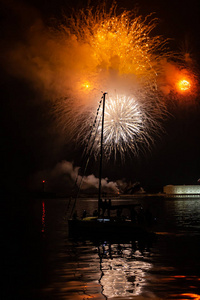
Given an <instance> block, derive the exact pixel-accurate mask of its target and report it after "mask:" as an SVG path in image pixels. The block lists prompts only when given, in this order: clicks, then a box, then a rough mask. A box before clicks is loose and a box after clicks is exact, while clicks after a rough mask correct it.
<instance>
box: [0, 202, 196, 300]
mask: <svg viewBox="0 0 200 300" xmlns="http://www.w3.org/2000/svg"><path fill="white" fill-rule="evenodd" d="M190 201H191V202H190ZM116 202H117V203H119V201H116ZM68 204H69V200H68V199H45V200H44V199H42V200H41V199H38V200H34V202H33V205H32V207H31V213H32V214H33V216H32V219H33V220H32V221H33V222H32V225H31V226H29V228H28V227H27V221H26V222H24V223H23V222H22V224H21V225H20V227H19V230H18V229H17V230H18V231H16V234H15V235H13V237H14V238H15V240H14V238H13V237H12V239H10V244H8V245H9V251H10V252H7V256H8V259H7V261H8V263H7V265H8V266H7V270H8V272H9V276H10V277H9V285H10V286H14V287H15V292H14V294H13V299H16V300H17V299H20V300H25V299H26V300H27V299H30V300H33V299H34V300H35V299H37V300H46V299H48V300H60V299H63V300H87V299H95V300H103V299H108V300H109V299H117V300H128V299H129V300H130V299H132V300H145V299H154V300H162V299H179V300H184V299H195V300H197V299H198V300H200V299H199V297H200V296H199V294H200V292H199V291H200V272H199V270H200V259H199V253H200V233H199V225H200V199H191V200H190V199H185V200H184V199H150V200H148V203H147V202H146V203H142V205H143V206H144V208H145V207H150V208H151V209H152V213H153V214H154V215H156V217H157V220H158V223H157V228H156V230H157V232H158V233H159V234H157V240H156V241H154V242H153V243H152V244H151V243H150V244H149V243H146V242H145V243H142V242H141V241H126V242H124V241H117V242H116V241H115V242H111V241H83V240H72V239H69V238H68V228H67V218H66V216H67V215H68V213H69V210H70V205H68ZM96 204H97V201H94V200H93V201H91V200H89V199H88V201H85V200H81V201H80V202H79V203H78V204H77V207H76V209H77V212H78V214H79V215H81V213H82V211H83V209H86V210H87V211H88V213H92V212H93V210H94V209H95V208H96ZM72 205H73V203H72ZM67 209H68V210H67ZM22 213H23V211H22ZM24 215H25V214H24ZM23 217H24V216H23ZM16 220H20V221H23V218H19V215H18V214H17V215H16ZM22 226H23V228H22ZM27 228H28V229H27ZM13 229H14V227H13V228H12V231H13ZM23 229H24V232H26V234H25V233H24V236H25V238H24V240H22V237H21V236H22V233H23ZM27 230H29V231H27ZM44 233H45V234H44ZM27 237H28V239H27ZM14 242H15V243H14ZM18 249H19V250H18ZM10 274H11V275H10ZM7 292H8V290H7ZM17 293H18V295H17ZM3 299H4V298H3ZM5 299H7V298H5Z"/></svg>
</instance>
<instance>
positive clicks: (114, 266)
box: [99, 244, 152, 299]
mask: <svg viewBox="0 0 200 300" xmlns="http://www.w3.org/2000/svg"><path fill="white" fill-rule="evenodd" d="M99 256H100V269H101V272H102V277H101V279H100V283H101V284H102V287H103V294H104V295H105V296H106V297H108V298H109V299H110V298H114V297H118V296H121V297H126V298H128V297H130V296H135V295H140V294H141V290H142V287H143V286H144V285H145V275H146V272H147V271H148V270H149V269H150V268H151V266H152V265H151V263H149V262H147V261H145V260H143V259H144V256H143V255H142V253H141V252H140V250H135V249H134V248H133V245H131V244H124V245H121V244H114V245H110V244H109V245H106V244H103V245H102V246H101V248H100V249H99Z"/></svg>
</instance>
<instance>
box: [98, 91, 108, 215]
mask: <svg viewBox="0 0 200 300" xmlns="http://www.w3.org/2000/svg"><path fill="white" fill-rule="evenodd" d="M106 94H107V93H103V110H102V125H101V148H100V162H99V197H98V216H99V215H100V203H101V177H102V161H103V127H104V113H105V98H106Z"/></svg>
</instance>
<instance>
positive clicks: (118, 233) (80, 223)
mask: <svg viewBox="0 0 200 300" xmlns="http://www.w3.org/2000/svg"><path fill="white" fill-rule="evenodd" d="M106 94H107V93H104V94H103V109H102V126H101V148H100V166H99V194H98V208H97V209H98V210H97V211H96V215H95V216H92V217H85V218H82V219H78V218H77V216H74V217H73V218H72V219H69V220H68V226H69V236H70V237H82V238H83V237H87V238H91V237H92V238H99V239H107V238H111V237H112V238H114V237H124V238H130V239H132V238H134V239H135V238H139V237H140V238H142V237H146V236H147V235H148V234H149V233H151V231H149V229H147V226H146V225H147V224H145V222H138V220H137V221H136V211H135V207H136V206H138V205H140V204H129V205H112V204H111V199H109V201H106V200H102V195H101V178H102V158H103V127H104V111H105V95H106ZM124 208H125V209H129V211H130V218H124V217H123V216H122V210H123V209H124ZM105 210H107V216H105ZM114 210H115V211H116V216H115V217H113V216H112V217H111V216H110V215H111V214H110V212H111V211H114ZM104 216H105V217H104Z"/></svg>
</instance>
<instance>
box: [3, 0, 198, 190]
mask: <svg viewBox="0 0 200 300" xmlns="http://www.w3.org/2000/svg"><path fill="white" fill-rule="evenodd" d="M86 3H87V2H86V1H85V2H84V1H77V0H76V1H65V0H48V1H46V0H44V1H39V0H38V1H33V0H32V1H25V2H21V1H16V2H15V1H2V3H1V28H2V30H1V39H2V46H3V55H4V57H2V58H1V64H2V66H3V67H2V68H1V78H0V80H1V131H2V133H1V171H2V172H1V173H2V180H1V184H2V186H3V188H5V189H14V190H22V189H26V188H27V182H28V179H29V176H30V175H31V174H33V173H35V172H37V171H39V170H43V169H48V168H49V169H51V168H53V167H54V166H55V164H56V163H57V162H59V161H61V160H67V161H72V160H74V162H75V163H76V164H77V165H80V164H81V159H80V150H79V149H77V150H76V149H75V150H74V149H73V150H72V149H71V148H70V145H69V143H68V141H67V138H65V137H63V136H61V135H60V134H59V132H58V130H56V129H55V128H54V125H55V123H54V120H53V117H52V115H51V113H50V111H51V105H50V103H49V102H48V99H47V100H46V101H44V100H43V96H41V93H40V92H39V91H38V90H37V88H36V87H35V85H34V86H33V85H32V83H31V82H30V81H29V80H26V79H25V78H22V77H18V76H16V75H15V74H14V73H12V72H8V69H9V68H8V66H6V67H5V65H6V64H5V61H6V54H7V50H9V49H7V48H6V47H12V44H13V45H16V43H18V42H19V41H23V39H24V40H25V36H26V30H27V29H28V28H29V27H30V25H31V22H32V20H34V18H35V16H36V15H37V16H38V18H41V19H42V20H43V21H44V23H46V24H49V23H50V22H51V21H52V18H56V19H58V18H60V17H61V16H62V14H63V12H64V13H69V12H70V11H71V8H72V7H75V8H77V7H82V6H84V5H86ZM91 3H93V1H91ZM94 3H95V2H94ZM135 5H137V7H138V8H139V14H143V15H146V14H148V13H150V12H156V16H157V17H158V18H160V24H159V26H158V29H157V33H159V34H162V35H164V36H165V37H169V38H172V40H171V42H170V46H171V47H172V48H173V50H176V49H178V47H179V46H180V45H181V43H182V42H183V41H185V40H188V41H189V42H188V44H189V48H190V50H191V51H192V55H193V57H194V59H195V61H196V63H195V65H196V70H199V67H198V63H199V50H200V40H199V30H200V24H199V15H200V9H199V1H194V0H191V1H183V2H181V1H158V0H157V1H153V0H152V1H144V0H141V1H137V2H134V1H119V2H118V6H119V7H123V8H127V9H128V10H129V9H132V8H134V7H135ZM25 8H26V9H25ZM27 8H28V9H27ZM27 12H28V14H27ZM9 67H10V69H11V70H12V66H9ZM169 112H170V113H171V116H169V118H168V119H167V120H166V122H165V123H164V124H163V126H164V129H165V131H164V132H163V134H162V135H161V137H160V138H159V139H158V138H156V140H155V145H154V146H153V148H152V150H151V151H150V152H148V151H147V153H146V154H142V155H140V156H139V157H134V158H132V159H130V158H127V161H125V163H124V164H123V165H122V164H121V163H120V162H115V163H113V161H111V162H110V163H108V165H109V167H108V168H107V166H108V165H107V166H106V168H105V167H104V170H103V172H104V176H108V177H109V178H110V179H121V178H126V179H127V180H129V179H130V180H132V181H133V182H134V181H140V182H141V184H142V185H143V186H144V187H145V188H147V189H150V188H151V187H153V189H154V190H162V186H163V185H166V184H196V183H197V180H198V179H199V178H200V115H199V113H200V98H199V97H196V100H195V103H194V104H193V105H181V104H177V105H172V103H171V104H169ZM93 167H95V168H96V169H97V165H96V164H95V163H94V165H90V171H91V172H94V173H95V171H93V170H92V169H93Z"/></svg>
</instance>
